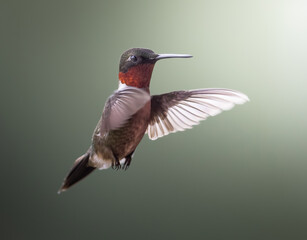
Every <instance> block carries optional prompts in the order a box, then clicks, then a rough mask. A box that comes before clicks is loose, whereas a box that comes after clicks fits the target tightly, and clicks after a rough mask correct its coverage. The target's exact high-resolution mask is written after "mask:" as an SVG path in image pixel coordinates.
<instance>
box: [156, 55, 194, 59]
mask: <svg viewBox="0 0 307 240" xmlns="http://www.w3.org/2000/svg"><path fill="white" fill-rule="evenodd" d="M191 57H192V56H191V55H188V54H158V56H157V57H156V58H155V60H160V59H164V58H191Z"/></svg>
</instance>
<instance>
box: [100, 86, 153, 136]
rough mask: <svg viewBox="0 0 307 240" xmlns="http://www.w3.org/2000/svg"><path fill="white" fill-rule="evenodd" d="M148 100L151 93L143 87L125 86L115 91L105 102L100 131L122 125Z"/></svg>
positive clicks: (103, 131)
mask: <svg viewBox="0 0 307 240" xmlns="http://www.w3.org/2000/svg"><path fill="white" fill-rule="evenodd" d="M148 101H150V95H149V93H148V92H147V91H145V90H143V89H141V88H136V87H129V86H125V87H124V88H121V89H119V90H117V91H115V92H114V94H113V95H112V96H110V97H109V99H108V100H107V102H106V104H105V107H104V111H103V113H102V121H101V127H100V132H101V133H102V134H103V133H105V132H107V131H109V130H114V129H118V128H120V127H122V126H123V125H124V124H125V123H126V122H127V121H128V120H129V119H130V118H131V116H132V115H133V114H135V113H136V112H137V111H138V110H140V109H141V108H142V107H143V106H144V105H145V104H146V103H147V102H148Z"/></svg>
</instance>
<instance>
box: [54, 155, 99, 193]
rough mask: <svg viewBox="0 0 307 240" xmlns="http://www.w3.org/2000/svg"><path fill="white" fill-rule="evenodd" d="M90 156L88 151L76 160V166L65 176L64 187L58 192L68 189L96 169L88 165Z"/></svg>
mask: <svg viewBox="0 0 307 240" xmlns="http://www.w3.org/2000/svg"><path fill="white" fill-rule="evenodd" d="M89 156H90V155H89V153H86V154H84V155H82V156H81V157H79V158H78V159H77V160H76V161H75V164H74V166H73V167H72V169H71V170H70V172H69V173H68V175H67V177H66V178H65V180H64V182H63V185H62V187H61V188H60V189H59V191H58V194H60V193H61V192H64V191H66V190H67V189H68V188H69V187H71V186H72V185H74V184H75V183H77V182H79V181H80V180H81V179H83V178H84V177H86V176H87V175H88V174H90V173H91V172H92V171H94V170H95V168H94V167H90V166H88V161H89Z"/></svg>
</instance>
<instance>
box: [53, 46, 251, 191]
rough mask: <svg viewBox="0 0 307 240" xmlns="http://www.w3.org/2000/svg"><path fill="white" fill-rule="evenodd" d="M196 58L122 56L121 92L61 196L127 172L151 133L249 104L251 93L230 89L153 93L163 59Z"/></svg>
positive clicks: (148, 53)
mask: <svg viewBox="0 0 307 240" xmlns="http://www.w3.org/2000/svg"><path fill="white" fill-rule="evenodd" d="M190 57H192V56H191V55H187V54H157V53H155V52H153V51H152V50H150V49H145V48H132V49H129V50H127V51H125V52H124V53H123V54H122V56H121V58H120V64H119V74H118V79H119V85H118V89H117V90H116V91H115V92H114V93H113V94H112V95H111V96H110V97H109V98H108V99H107V101H106V103H105V106H104V109H103V112H102V115H101V117H100V119H99V121H98V124H97V126H96V128H95V130H94V133H93V135H92V143H91V146H90V147H89V149H88V151H87V152H86V153H85V154H83V155H82V156H80V157H79V158H77V159H76V160H75V163H74V165H73V167H72V169H71V170H70V172H69V173H68V175H67V176H66V178H65V179H64V182H63V184H62V186H61V188H60V190H59V191H58V193H61V192H63V191H65V190H67V189H68V188H69V187H71V186H72V185H74V184H75V183H77V182H78V181H80V180H81V179H83V178H84V177H86V176H87V175H88V174H90V173H91V172H93V171H94V170H95V169H100V170H101V169H108V168H110V167H112V168H113V169H121V168H122V169H125V170H126V169H127V168H128V167H129V166H130V164H131V160H132V157H133V153H134V151H135V149H136V147H137V146H138V144H139V143H140V141H141V140H142V138H143V136H144V135H145V134H146V133H147V134H148V137H149V138H150V139H151V140H156V139H157V138H160V137H163V136H166V135H168V134H169V133H173V132H177V131H183V130H185V129H189V128H192V126H194V125H197V124H199V122H200V121H201V120H205V119H206V118H207V117H209V116H215V115H217V114H219V113H220V112H222V111H223V110H229V109H231V108H232V107H233V106H234V105H235V104H243V103H245V102H246V101H248V100H249V99H248V97H247V96H246V95H245V94H243V93H241V92H239V91H235V90H231V89H225V88H205V89H196V90H188V91H174V92H169V93H165V94H161V95H153V96H151V95H150V90H149V85H150V80H151V75H152V72H153V69H154V66H155V64H156V62H157V61H159V60H161V59H167V58H190Z"/></svg>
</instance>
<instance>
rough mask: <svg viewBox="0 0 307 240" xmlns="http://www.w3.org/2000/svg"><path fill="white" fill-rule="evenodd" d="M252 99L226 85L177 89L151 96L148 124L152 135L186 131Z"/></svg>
mask: <svg viewBox="0 0 307 240" xmlns="http://www.w3.org/2000/svg"><path fill="white" fill-rule="evenodd" d="M247 101H249V99H248V97H247V96H246V95H245V94H243V93H241V92H238V91H235V90H231V89H223V88H208V89H197V90H190V91H176V92H171V93H166V94H162V95H155V96H152V97H151V118H150V122H149V125H148V128H147V133H148V136H149V138H150V139H152V140H155V139H157V138H159V137H163V136H165V135H168V134H169V133H171V132H177V131H184V130H185V129H189V128H192V127H193V126H194V125H197V124H199V122H200V121H201V120H205V119H206V118H207V117H209V116H215V115H217V114H219V113H221V112H222V111H225V110H230V109H231V108H233V107H234V105H235V104H243V103H245V102H247Z"/></svg>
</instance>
